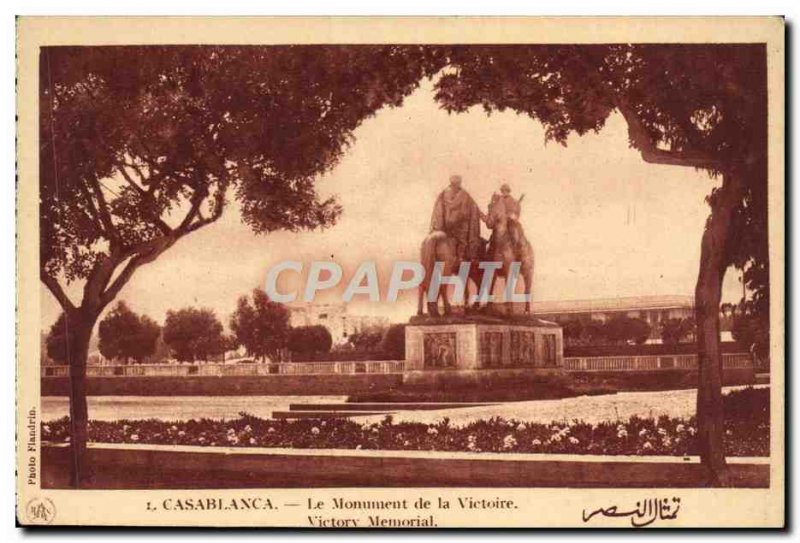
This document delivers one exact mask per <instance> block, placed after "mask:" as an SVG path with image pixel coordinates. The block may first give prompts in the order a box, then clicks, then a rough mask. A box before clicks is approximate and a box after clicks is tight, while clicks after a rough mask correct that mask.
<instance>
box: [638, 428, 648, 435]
mask: <svg viewBox="0 0 800 543" xmlns="http://www.w3.org/2000/svg"><path fill="white" fill-rule="evenodd" d="M646 435H647V428H642V429H641V430H639V437H644V436H646Z"/></svg>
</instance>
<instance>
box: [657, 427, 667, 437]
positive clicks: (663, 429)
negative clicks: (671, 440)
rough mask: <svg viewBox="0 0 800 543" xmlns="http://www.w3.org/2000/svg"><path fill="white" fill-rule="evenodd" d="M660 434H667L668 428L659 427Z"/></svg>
mask: <svg viewBox="0 0 800 543" xmlns="http://www.w3.org/2000/svg"><path fill="white" fill-rule="evenodd" d="M658 435H660V436H665V435H667V429H666V428H659V429H658Z"/></svg>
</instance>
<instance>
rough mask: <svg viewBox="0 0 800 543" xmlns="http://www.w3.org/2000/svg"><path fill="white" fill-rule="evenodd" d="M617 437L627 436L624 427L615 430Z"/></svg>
mask: <svg viewBox="0 0 800 543" xmlns="http://www.w3.org/2000/svg"><path fill="white" fill-rule="evenodd" d="M617 437H618V438H620V439H623V438H626V437H628V431H627V430H626V429H625V428H623V429H621V430H618V431H617Z"/></svg>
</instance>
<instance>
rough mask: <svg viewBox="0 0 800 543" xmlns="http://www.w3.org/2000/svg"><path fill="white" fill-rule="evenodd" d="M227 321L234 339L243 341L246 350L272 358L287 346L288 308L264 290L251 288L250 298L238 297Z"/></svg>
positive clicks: (241, 342)
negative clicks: (233, 310)
mask: <svg viewBox="0 0 800 543" xmlns="http://www.w3.org/2000/svg"><path fill="white" fill-rule="evenodd" d="M230 325H231V331H232V332H233V336H234V337H235V338H236V341H237V343H239V344H240V345H243V346H244V347H245V349H247V352H248V354H250V355H253V356H256V357H259V358H265V357H270V358H272V357H274V356H275V355H276V353H277V352H278V351H279V350H280V349H282V348H284V347H286V342H287V339H288V336H289V310H288V309H287V308H286V306H284V305H283V304H280V303H277V302H273V301H271V300H270V299H269V297H268V296H267V295H266V293H265V292H264V291H263V290H261V289H254V290H253V294H252V302H251V301H250V299H249V298H248V297H247V296H242V297H241V298H239V302H238V305H237V307H236V311H235V312H234V313H233V315H232V316H231V322H230Z"/></svg>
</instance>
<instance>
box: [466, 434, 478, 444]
mask: <svg viewBox="0 0 800 543" xmlns="http://www.w3.org/2000/svg"><path fill="white" fill-rule="evenodd" d="M477 439H478V438H477V437H475V436H474V435H471V434H470V435H468V436H467V441H469V442H470V443H475V441H476V440H477Z"/></svg>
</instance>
